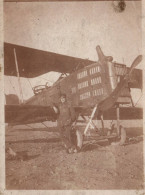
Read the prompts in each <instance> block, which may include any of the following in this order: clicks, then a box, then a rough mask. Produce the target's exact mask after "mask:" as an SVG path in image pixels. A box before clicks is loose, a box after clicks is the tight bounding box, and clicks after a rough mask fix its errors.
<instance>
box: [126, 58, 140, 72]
mask: <svg viewBox="0 0 145 195" xmlns="http://www.w3.org/2000/svg"><path fill="white" fill-rule="evenodd" d="M141 61H142V55H139V56H137V57H136V58H135V60H134V61H133V62H132V65H131V67H130V70H129V73H128V75H130V74H131V72H132V70H133V69H134V68H135V67H136V66H137V65H138V64H139V63H140V62H141Z"/></svg>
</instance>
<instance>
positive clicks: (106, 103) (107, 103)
mask: <svg viewBox="0 0 145 195" xmlns="http://www.w3.org/2000/svg"><path fill="white" fill-rule="evenodd" d="M141 60H142V55H139V56H138V57H137V58H136V59H135V60H134V61H133V63H132V65H131V67H130V71H129V73H128V74H126V75H125V76H124V78H123V79H122V81H121V82H120V83H118V85H117V87H116V88H115V89H114V91H113V92H112V93H111V94H110V95H109V96H108V97H107V98H106V99H104V100H103V101H101V102H100V103H99V104H98V111H101V112H103V111H105V110H107V109H109V108H111V107H112V106H113V105H114V103H115V102H116V100H117V98H118V97H119V96H120V93H121V91H122V89H123V88H124V87H125V86H126V84H127V82H128V80H129V75H130V74H131V72H132V70H133V69H134V68H135V67H136V66H137V65H138V64H139V63H140V62H141Z"/></svg>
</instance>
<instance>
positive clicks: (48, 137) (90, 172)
mask: <svg viewBox="0 0 145 195" xmlns="http://www.w3.org/2000/svg"><path fill="white" fill-rule="evenodd" d="M126 130H127V136H128V137H135V138H137V137H138V136H142V134H143V132H142V128H141V127H138V128H135V127H134V128H133V127H131V128H127V129H126ZM9 147H10V148H12V150H13V151H14V152H16V156H15V157H12V156H10V155H9V154H8V153H7V152H6V189H20V190H22V189H24V190H65V189H68V190H70V189H72V190H87V189H92V190H93V189H94V190H95V189H96V190H99V189H103V190H107V189H143V180H144V179H143V140H142V139H139V140H138V141H135V142H131V143H129V144H127V145H125V146H114V145H110V143H109V142H108V141H103V142H98V144H89V145H86V147H83V150H82V151H81V152H79V153H75V154H67V153H66V151H65V149H64V148H63V147H62V145H61V141H60V139H59V133H58V130H57V128H56V127H49V128H40V127H39V128H36V126H35V128H34V129H31V128H28V127H26V126H21V128H20V127H18V126H17V127H13V128H12V127H7V128H6V150H7V148H9Z"/></svg>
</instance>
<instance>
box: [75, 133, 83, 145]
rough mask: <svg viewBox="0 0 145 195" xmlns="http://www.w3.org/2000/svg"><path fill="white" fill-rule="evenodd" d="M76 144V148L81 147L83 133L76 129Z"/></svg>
mask: <svg viewBox="0 0 145 195" xmlns="http://www.w3.org/2000/svg"><path fill="white" fill-rule="evenodd" d="M76 144H77V148H79V149H81V148H82V145H83V135H82V133H81V132H80V131H79V130H76Z"/></svg>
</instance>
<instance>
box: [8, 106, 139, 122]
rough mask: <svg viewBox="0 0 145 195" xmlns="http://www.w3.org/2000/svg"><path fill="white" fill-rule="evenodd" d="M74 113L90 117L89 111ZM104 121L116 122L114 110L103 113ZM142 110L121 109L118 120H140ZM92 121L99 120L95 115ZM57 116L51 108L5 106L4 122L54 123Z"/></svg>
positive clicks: (85, 109) (86, 109)
mask: <svg viewBox="0 0 145 195" xmlns="http://www.w3.org/2000/svg"><path fill="white" fill-rule="evenodd" d="M75 110H76V113H80V114H82V115H83V116H90V114H91V109H89V108H81V107H76V108H75ZM103 118H104V120H116V119H117V117H116V108H111V109H108V110H106V111H105V112H104V113H103ZM142 118H143V110H142V108H137V107H121V108H120V119H121V120H131V119H142ZM94 119H100V118H99V117H98V116H97V115H95V116H94ZM56 120H57V114H56V113H55V112H54V110H53V108H52V107H51V106H35V105H6V106H5V122H6V123H8V124H10V125H18V124H21V125H22V124H30V123H39V122H43V121H56Z"/></svg>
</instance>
